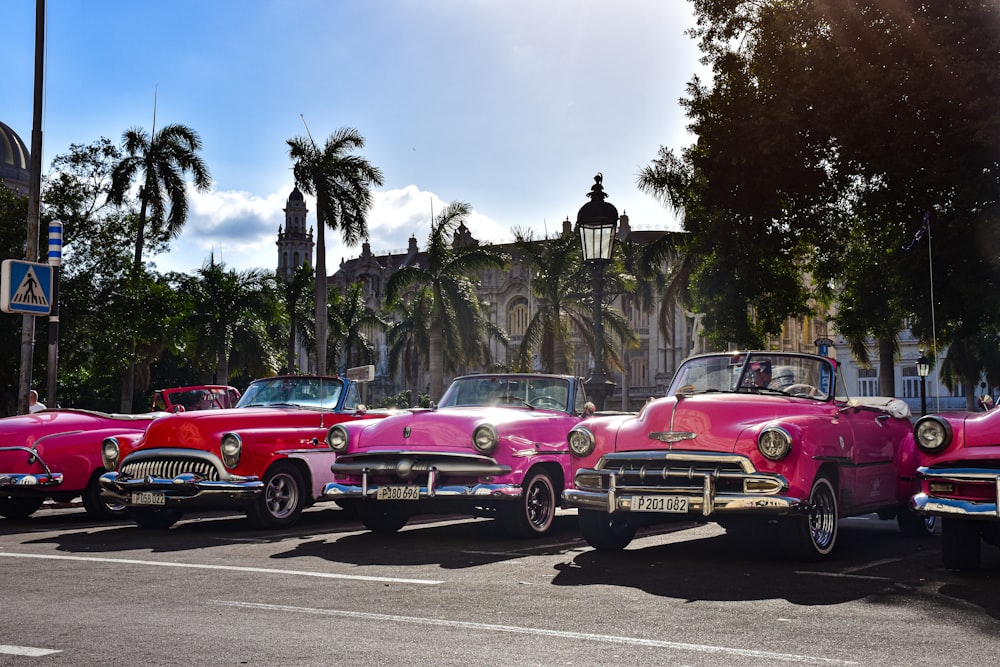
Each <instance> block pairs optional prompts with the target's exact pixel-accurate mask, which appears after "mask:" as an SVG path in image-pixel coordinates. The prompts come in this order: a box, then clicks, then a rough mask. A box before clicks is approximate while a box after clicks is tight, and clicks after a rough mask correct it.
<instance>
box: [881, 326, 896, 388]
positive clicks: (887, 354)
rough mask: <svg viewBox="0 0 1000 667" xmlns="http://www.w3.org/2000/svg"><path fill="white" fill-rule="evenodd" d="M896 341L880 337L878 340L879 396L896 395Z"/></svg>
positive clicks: (889, 337) (892, 338)
mask: <svg viewBox="0 0 1000 667" xmlns="http://www.w3.org/2000/svg"><path fill="white" fill-rule="evenodd" d="M895 361H896V339H895V338H894V337H892V336H882V337H880V338H879V339H878V393H879V395H880V396H895V395H896V365H895Z"/></svg>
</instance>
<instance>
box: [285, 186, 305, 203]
mask: <svg viewBox="0 0 1000 667" xmlns="http://www.w3.org/2000/svg"><path fill="white" fill-rule="evenodd" d="M288 201H305V197H303V196H302V191H301V190H299V188H298V187H296V188H295V189H294V190H292V194H290V195H288Z"/></svg>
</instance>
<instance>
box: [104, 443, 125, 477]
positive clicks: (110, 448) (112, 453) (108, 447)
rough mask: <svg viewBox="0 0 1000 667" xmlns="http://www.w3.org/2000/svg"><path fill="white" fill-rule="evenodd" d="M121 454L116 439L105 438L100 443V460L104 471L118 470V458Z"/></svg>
mask: <svg viewBox="0 0 1000 667" xmlns="http://www.w3.org/2000/svg"><path fill="white" fill-rule="evenodd" d="M120 454H121V447H120V446H119V445H118V439H117V438H105V439H104V441H103V442H101V458H102V459H103V463H104V469H105V470H117V469H118V456H119V455H120Z"/></svg>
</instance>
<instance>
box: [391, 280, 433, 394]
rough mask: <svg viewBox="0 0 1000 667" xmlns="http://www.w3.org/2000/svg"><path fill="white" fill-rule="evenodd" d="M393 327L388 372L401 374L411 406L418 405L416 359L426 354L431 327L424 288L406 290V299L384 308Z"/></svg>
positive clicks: (429, 296) (428, 299)
mask: <svg viewBox="0 0 1000 667" xmlns="http://www.w3.org/2000/svg"><path fill="white" fill-rule="evenodd" d="M387 310H388V312H389V316H390V317H391V319H392V321H393V324H392V325H391V326H390V328H389V332H388V336H387V340H388V343H389V359H388V361H389V369H390V371H391V372H396V371H397V370H400V369H401V370H402V371H403V381H404V382H405V383H406V386H408V387H410V388H411V389H410V401H411V405H419V398H420V387H419V386H418V385H417V382H418V381H419V378H420V358H421V357H424V358H426V357H428V356H429V354H430V341H429V340H428V336H429V335H430V331H431V328H432V317H433V315H432V312H433V310H434V295H433V294H431V291H430V289H429V288H428V287H420V288H418V289H414V290H410V291H409V292H407V294H406V298H404V299H397V300H396V301H394V302H392V303H389V304H388V305H387Z"/></svg>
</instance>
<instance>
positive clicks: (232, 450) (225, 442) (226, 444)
mask: <svg viewBox="0 0 1000 667" xmlns="http://www.w3.org/2000/svg"><path fill="white" fill-rule="evenodd" d="M219 450H220V451H221V452H222V463H223V464H225V466H226V467H227V468H235V467H236V464H237V463H239V462H240V454H241V453H242V452H243V440H242V439H241V438H240V436H238V435H236V434H235V433H226V434H225V435H224V436H222V443H221V444H220V445H219Z"/></svg>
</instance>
